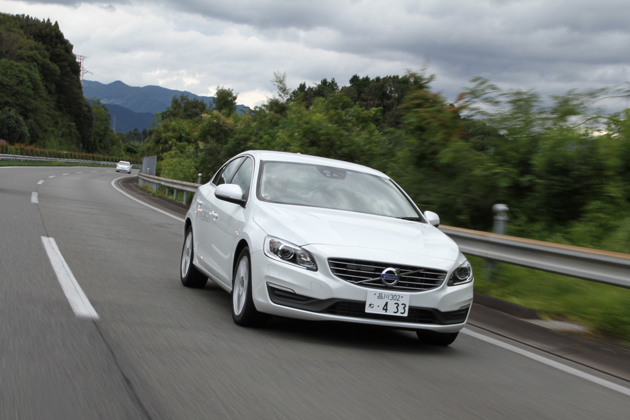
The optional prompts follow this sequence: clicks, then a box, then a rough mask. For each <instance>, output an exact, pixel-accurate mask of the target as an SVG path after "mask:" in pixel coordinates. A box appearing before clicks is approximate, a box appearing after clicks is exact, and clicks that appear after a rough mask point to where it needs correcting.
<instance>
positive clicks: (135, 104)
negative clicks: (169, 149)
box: [83, 80, 248, 133]
mask: <svg viewBox="0 0 630 420" xmlns="http://www.w3.org/2000/svg"><path fill="white" fill-rule="evenodd" d="M181 94H184V95H187V96H188V97H189V98H191V99H192V98H194V99H200V100H202V101H204V102H205V103H207V104H214V98H213V97H212V96H199V95H195V94H194V93H191V92H187V91H181V90H173V89H166V88H163V87H160V86H145V87H133V86H128V85H126V84H124V83H123V82H121V81H116V82H112V83H109V84H107V85H106V84H103V83H100V82H96V81H93V80H85V81H84V82H83V95H84V96H85V97H86V98H88V99H90V98H97V99H100V101H101V103H102V104H103V105H105V106H106V107H107V109H108V110H109V113H110V115H111V116H112V128H113V125H114V124H113V120H114V118H115V119H116V132H118V133H126V132H127V131H130V130H133V129H134V128H137V129H138V130H140V131H142V129H143V128H146V129H149V128H151V122H152V121H153V120H154V119H155V114H156V113H159V112H162V111H165V110H166V108H167V107H168V106H169V105H170V104H171V100H172V99H173V96H179V95H181ZM236 110H237V112H239V113H242V112H245V111H246V110H248V108H247V107H246V106H244V105H237V106H236ZM147 115H151V120H148V122H147V118H148V116H147ZM129 127H131V128H129Z"/></svg>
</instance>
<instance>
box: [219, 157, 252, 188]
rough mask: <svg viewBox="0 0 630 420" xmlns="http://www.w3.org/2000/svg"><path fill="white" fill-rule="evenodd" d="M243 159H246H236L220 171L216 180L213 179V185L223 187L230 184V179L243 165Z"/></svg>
mask: <svg viewBox="0 0 630 420" xmlns="http://www.w3.org/2000/svg"><path fill="white" fill-rule="evenodd" d="M243 159H245V158H244V157H240V158H238V159H234V160H233V161H232V162H230V163H228V164H227V165H225V166H224V167H223V168H221V169H219V172H217V173H216V175H215V176H214V178H212V183H213V184H214V185H221V184H226V183H228V182H230V179H232V175H234V172H235V171H236V170H237V169H238V167H239V166H240V165H241V162H243Z"/></svg>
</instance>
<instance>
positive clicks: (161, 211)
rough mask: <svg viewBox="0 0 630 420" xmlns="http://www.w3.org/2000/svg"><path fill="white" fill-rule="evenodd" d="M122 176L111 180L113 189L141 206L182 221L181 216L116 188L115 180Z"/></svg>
mask: <svg viewBox="0 0 630 420" xmlns="http://www.w3.org/2000/svg"><path fill="white" fill-rule="evenodd" d="M123 178H125V177H124V176H121V177H120V178H116V179H115V180H113V181H112V187H114V188H115V189H117V190H118V192H119V193H121V194H123V195H126V196H127V197H128V198H131V199H132V200H133V201H137V202H138V203H140V204H142V205H143V206H147V207H148V208H150V209H153V210H155V211H159V212H160V213H162V214H165V215H167V216H168V217H172V218H173V219H175V220H179V221H180V222H182V223H184V219H182V218H181V217H177V216H174V215H172V214H170V213H167V212H165V211H164V210H161V209H158V208H157V207H153V206H152V205H150V204H147V203H145V202H143V201H140V200H138V199H137V198H135V197H132V196H131V195H129V194H127V193H126V192H124V191H123V190H121V189H120V188H118V186H117V185H116V181H118V180H119V179H123Z"/></svg>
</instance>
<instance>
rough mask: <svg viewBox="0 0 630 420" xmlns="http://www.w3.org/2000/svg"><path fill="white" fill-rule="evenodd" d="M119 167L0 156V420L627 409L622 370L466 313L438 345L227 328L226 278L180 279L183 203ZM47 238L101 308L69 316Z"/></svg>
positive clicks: (562, 414) (591, 413)
mask: <svg viewBox="0 0 630 420" xmlns="http://www.w3.org/2000/svg"><path fill="white" fill-rule="evenodd" d="M134 173H135V171H134ZM125 176H127V175H122V174H117V173H115V172H114V170H113V169H111V168H108V169H105V168H85V167H72V168H68V167H61V168H58V167H33V168H23V167H22V168H7V167H0V215H1V216H0V217H1V219H0V220H1V222H0V290H1V295H0V419H1V420H5V419H7V420H9V419H11V420H12V419H29V420H30V419H64V420H66V419H81V420H88V419H186V420H192V419H344V420H350V419H357V420H358V419H361V420H363V419H409V418H422V419H453V418H466V419H506V418H509V419H533V418H537V419H538V418H540V419H594V418H597V419H627V418H628V413H630V383H628V382H626V381H624V380H622V379H620V378H619V377H615V376H610V375H607V374H604V373H602V372H601V371H597V370H594V369H589V368H587V367H584V366H582V365H579V364H575V363H572V362H570V361H568V360H566V359H563V358H559V357H555V356H553V355H550V354H549V353H547V352H543V351H540V350H538V349H536V348H534V347H529V346H526V345H524V344H522V343H520V342H517V341H512V340H509V339H507V338H505V337H503V336H499V335H493V334H492V333H490V332H488V331H486V330H483V329H480V328H476V327H474V326H470V327H468V328H467V330H466V334H460V337H459V338H458V339H457V341H456V342H455V343H454V344H453V345H452V346H451V347H449V348H435V347H430V346H425V345H422V344H421V343H420V342H419V341H418V340H417V338H416V337H415V334H414V333H412V332H407V331H394V330H386V329H374V328H371V327H366V326H357V325H347V324H339V323H309V322H303V321H295V320H289V319H279V318H274V319H273V320H272V321H271V322H270V324H269V325H268V326H267V327H266V328H264V329H246V328H241V327H238V326H236V325H235V324H234V323H233V321H232V319H231V315H230V297H229V295H228V294H227V293H225V292H224V291H223V290H222V289H219V288H218V287H216V286H214V285H213V284H209V285H208V286H207V287H206V288H205V289H203V290H190V289H186V288H184V287H182V286H181V284H180V283H179V277H178V264H179V255H180V251H181V245H182V240H183V232H182V230H183V224H182V222H181V221H180V220H179V219H178V218H179V217H180V216H177V215H174V217H171V216H168V215H166V214H164V213H161V212H158V211H156V210H154V209H152V208H149V207H146V206H145V205H143V204H141V203H139V202H137V201H135V200H133V199H131V198H130V197H128V196H127V195H124V194H123V193H122V192H120V191H119V190H118V189H117V188H115V186H114V183H113V182H112V181H114V180H115V179H117V178H121V177H125ZM40 181H43V182H42V183H40ZM33 193H37V194H36V195H34V194H33ZM42 237H45V238H53V239H54V242H55V243H56V244H57V246H58V249H59V251H60V254H61V255H62V257H63V260H65V262H66V263H67V266H68V268H69V270H71V273H72V275H73V277H74V278H75V279H76V281H77V282H78V284H79V285H80V288H81V289H82V291H83V292H84V294H85V296H86V298H87V300H89V305H91V307H92V308H93V309H94V311H95V314H97V315H96V316H92V317H89V316H87V317H86V316H85V314H84V315H81V316H77V315H76V313H75V311H74V310H73V307H71V305H70V303H69V301H68V299H67V298H66V295H65V294H64V292H63V291H62V287H61V285H60V282H59V281H58V277H57V275H56V274H55V271H54V270H53V266H52V265H51V260H50V258H49V256H48V253H47V250H46V249H45V247H44V242H43V241H42ZM47 241H49V240H48V239H47Z"/></svg>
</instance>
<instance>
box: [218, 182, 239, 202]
mask: <svg viewBox="0 0 630 420" xmlns="http://www.w3.org/2000/svg"><path fill="white" fill-rule="evenodd" d="M214 196H215V197H216V198H218V199H219V200H224V201H229V202H230V203H236V204H240V205H241V206H242V205H244V204H245V200H243V190H242V189H241V187H240V186H239V185H236V184H221V185H219V186H218V187H217V189H216V190H215V191H214Z"/></svg>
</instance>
